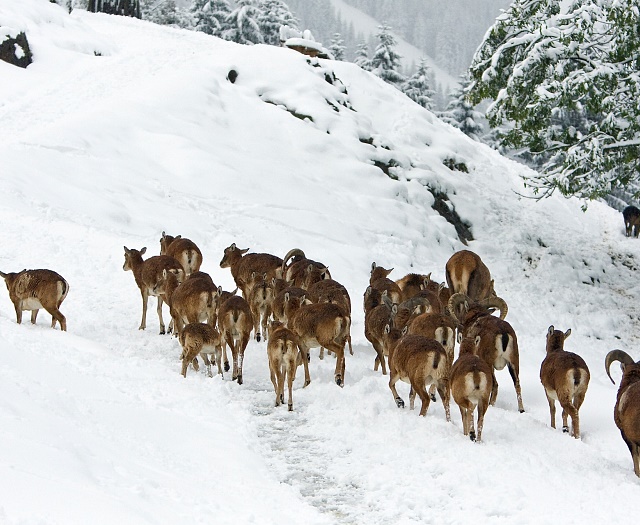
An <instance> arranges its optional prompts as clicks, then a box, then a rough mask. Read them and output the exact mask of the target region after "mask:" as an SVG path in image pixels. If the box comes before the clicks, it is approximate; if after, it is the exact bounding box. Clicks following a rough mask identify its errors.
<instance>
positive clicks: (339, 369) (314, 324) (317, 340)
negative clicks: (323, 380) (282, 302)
mask: <svg viewBox="0 0 640 525" xmlns="http://www.w3.org/2000/svg"><path fill="white" fill-rule="evenodd" d="M292 307H293V305H292V304H291V302H289V303H288V305H287V306H286V307H285V310H289V312H287V314H286V315H287V317H288V319H289V324H288V326H289V328H290V329H291V331H292V332H293V333H294V334H296V336H297V337H298V345H299V346H300V351H301V352H302V363H303V365H304V377H305V382H304V386H305V387H306V386H307V385H308V384H309V383H310V382H311V377H310V375H309V364H308V360H309V349H311V348H317V347H324V348H326V349H327V350H328V351H330V352H333V353H334V354H335V355H336V358H337V359H336V369H335V375H334V378H335V382H336V384H337V385H338V386H340V387H342V386H344V373H345V359H344V347H345V345H346V342H347V340H348V338H349V336H350V330H351V316H350V315H349V314H348V313H347V312H346V311H345V310H344V308H342V307H341V306H339V305H337V304H331V303H320V304H303V305H301V306H300V307H299V308H297V309H296V310H295V312H291V310H292Z"/></svg>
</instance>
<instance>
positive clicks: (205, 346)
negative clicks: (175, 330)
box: [180, 323, 228, 378]
mask: <svg viewBox="0 0 640 525" xmlns="http://www.w3.org/2000/svg"><path fill="white" fill-rule="evenodd" d="M180 344H181V345H182V354H181V355H180V359H181V360H182V376H183V377H187V368H188V367H189V363H193V367H194V369H195V370H196V371H198V369H199V366H198V358H197V357H198V355H202V359H203V360H204V364H205V366H206V367H207V375H208V376H209V377H213V374H212V373H211V359H210V356H211V355H213V358H214V359H215V363H216V366H217V367H218V374H220V375H222V377H223V378H224V375H223V373H222V367H221V361H222V338H221V336H220V332H218V330H217V329H216V328H215V327H213V326H211V325H208V324H203V323H191V324H188V325H187V326H185V327H184V329H183V330H182V331H181V332H180ZM226 370H228V367H227V368H226Z"/></svg>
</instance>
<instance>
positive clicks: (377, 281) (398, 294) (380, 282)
mask: <svg viewBox="0 0 640 525" xmlns="http://www.w3.org/2000/svg"><path fill="white" fill-rule="evenodd" d="M392 271H393V268H391V269H390V270H387V269H386V268H383V267H382V266H378V265H377V264H376V263H375V262H374V263H371V275H370V276H369V284H370V285H371V287H372V288H374V289H376V290H378V291H380V293H382V292H384V291H385V290H386V291H387V295H388V296H389V298H390V299H391V301H392V302H394V303H395V304H400V303H401V302H402V290H400V287H399V286H398V285H397V284H396V283H395V282H394V281H392V280H391V279H389V277H388V276H389V274H390V273H391V272H392Z"/></svg>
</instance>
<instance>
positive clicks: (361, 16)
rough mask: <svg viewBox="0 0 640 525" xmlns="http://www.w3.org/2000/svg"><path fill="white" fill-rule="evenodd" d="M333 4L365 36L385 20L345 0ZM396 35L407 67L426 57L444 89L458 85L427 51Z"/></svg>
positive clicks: (377, 28) (339, 16)
mask: <svg viewBox="0 0 640 525" xmlns="http://www.w3.org/2000/svg"><path fill="white" fill-rule="evenodd" d="M331 5H332V6H333V8H334V9H335V10H336V14H337V16H338V18H340V19H341V20H342V21H343V22H345V23H350V24H353V27H354V28H355V31H356V33H358V34H360V33H362V34H363V35H365V37H369V35H376V34H378V33H379V31H380V30H379V27H380V25H381V24H382V23H384V22H385V21H384V20H376V19H375V18H372V17H371V16H369V15H367V14H366V13H363V12H362V11H361V10H359V9H357V8H355V7H353V6H351V5H349V4H348V3H347V2H344V1H343V0H331ZM395 36H396V39H397V42H398V45H397V52H398V53H399V54H400V55H401V56H402V63H403V65H404V67H405V68H408V69H410V68H413V67H415V65H416V64H419V63H420V60H421V59H423V58H425V59H426V60H427V64H428V65H429V67H430V68H431V70H432V71H433V74H434V76H435V79H436V82H437V83H438V84H439V85H441V86H442V89H443V91H445V92H448V91H451V90H452V89H454V88H455V87H456V86H457V85H458V78H456V77H455V75H451V74H450V73H448V72H447V71H445V70H444V69H443V68H441V67H440V66H438V65H437V64H436V63H435V62H434V61H433V59H432V58H431V57H429V56H428V55H427V54H426V53H425V51H423V50H421V49H419V48H417V47H416V46H414V45H412V44H411V43H409V42H407V41H406V40H405V39H404V38H402V37H400V36H397V35H395Z"/></svg>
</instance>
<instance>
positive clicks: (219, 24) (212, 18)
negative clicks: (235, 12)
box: [191, 0, 231, 37]
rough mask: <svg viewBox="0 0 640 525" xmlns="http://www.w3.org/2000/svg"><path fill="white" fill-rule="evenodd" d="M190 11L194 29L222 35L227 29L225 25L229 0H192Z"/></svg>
mask: <svg viewBox="0 0 640 525" xmlns="http://www.w3.org/2000/svg"><path fill="white" fill-rule="evenodd" d="M191 13H192V14H193V17H194V29H195V30H196V31H202V32H203V33H207V34H208V35H215V36H219V37H222V36H223V35H224V33H225V31H227V30H228V29H229V27H228V26H227V25H226V23H227V17H228V16H229V15H230V14H231V6H230V5H229V0H194V2H193V5H192V6H191Z"/></svg>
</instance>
